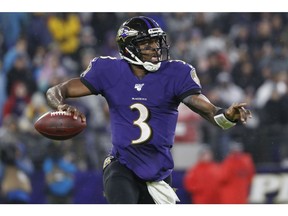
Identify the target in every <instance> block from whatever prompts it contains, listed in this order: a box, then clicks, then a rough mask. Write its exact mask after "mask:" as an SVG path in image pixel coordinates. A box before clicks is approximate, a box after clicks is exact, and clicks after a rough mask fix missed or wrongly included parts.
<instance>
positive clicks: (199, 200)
mask: <svg viewBox="0 0 288 216" xmlns="http://www.w3.org/2000/svg"><path fill="white" fill-rule="evenodd" d="M219 171H220V170H219V166H218V164H217V163H216V162H214V158H213V152H212V151H211V149H210V148H208V147H205V148H203V149H202V150H201V151H200V153H199V159H198V162H197V163H196V165H195V166H193V167H192V168H191V169H189V170H188V171H187V172H186V174H185V176H184V182H183V184H184V188H185V189H186V190H187V191H188V192H189V193H190V194H191V195H192V201H191V202H192V203H194V204H217V203H219V201H220V200H219V191H218V189H219V183H220V181H219V180H220V178H219V177H220V176H219Z"/></svg>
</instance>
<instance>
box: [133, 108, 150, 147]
mask: <svg viewBox="0 0 288 216" xmlns="http://www.w3.org/2000/svg"><path fill="white" fill-rule="evenodd" d="M130 109H131V110H134V109H137V110H138V111H139V118H138V119H137V120H136V121H134V122H133V124H134V125H136V126H138V127H139V128H140V134H141V135H140V137H139V138H138V139H136V140H132V144H141V143H144V142H146V141H147V140H148V139H149V138H150V137H151V135H152V130H151V128H150V126H149V125H148V124H147V122H146V121H147V120H148V118H149V110H148V109H147V107H145V106H144V105H143V104H140V103H135V104H132V105H131V106H130Z"/></svg>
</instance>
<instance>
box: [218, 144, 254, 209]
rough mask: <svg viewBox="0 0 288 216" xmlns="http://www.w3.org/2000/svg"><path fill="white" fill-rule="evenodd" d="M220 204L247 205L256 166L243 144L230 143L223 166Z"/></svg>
mask: <svg viewBox="0 0 288 216" xmlns="http://www.w3.org/2000/svg"><path fill="white" fill-rule="evenodd" d="M220 169H221V172H220V173H221V176H220V179H221V180H220V181H221V185H220V203H221V204H247V203H248V196H249V190H250V186H251V183H252V179H253V176H254V174H255V166H254V162H253V160H252V157H251V155H250V154H249V153H244V152H243V147H242V144H240V143H237V142H233V143H230V152H229V154H228V155H227V157H226V158H225V159H224V161H223V162H222V164H221V167H220Z"/></svg>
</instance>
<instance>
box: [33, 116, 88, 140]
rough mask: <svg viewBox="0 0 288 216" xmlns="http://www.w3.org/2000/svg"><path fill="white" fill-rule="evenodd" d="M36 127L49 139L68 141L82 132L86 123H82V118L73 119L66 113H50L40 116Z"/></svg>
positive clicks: (35, 124)
mask: <svg viewBox="0 0 288 216" xmlns="http://www.w3.org/2000/svg"><path fill="white" fill-rule="evenodd" d="M34 127H35V129H36V130H37V131H38V132H39V133H40V134H42V135H43V136H45V137H47V138H49V139H53V140H66V139H70V138H72V137H74V136H76V135H77V134H79V133H80V132H82V131H83V130H84V128H85V127H86V122H82V121H81V118H80V117H78V118H77V119H73V116H72V114H71V113H68V112H65V111H50V112H46V113H44V114H43V115H42V116H40V117H39V118H38V119H37V121H36V122H35V123H34Z"/></svg>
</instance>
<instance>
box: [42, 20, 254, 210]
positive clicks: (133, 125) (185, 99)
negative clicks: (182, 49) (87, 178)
mask: <svg viewBox="0 0 288 216" xmlns="http://www.w3.org/2000/svg"><path fill="white" fill-rule="evenodd" d="M116 41H117V44H118V47H119V51H120V54H121V57H122V58H121V59H116V58H113V57H109V56H102V57H101V56H100V57H96V58H94V59H93V60H92V61H91V62H90V65H89V66H88V68H87V69H86V71H84V72H83V73H82V74H81V76H80V77H78V78H73V79H70V80H68V81H66V82H64V83H61V84H58V85H56V86H54V87H52V88H50V89H48V91H47V99H48V103H49V105H50V106H51V107H52V108H54V109H57V110H61V111H68V112H71V113H73V116H74V117H75V118H78V117H79V118H81V119H82V121H86V119H85V116H84V115H83V114H82V113H81V112H80V111H79V110H78V109H77V107H73V106H70V105H68V104H65V99H66V98H72V97H73V98H75V97H81V96H86V95H91V94H94V95H102V96H103V97H105V98H106V100H107V102H108V105H109V112H110V118H111V129H112V144H113V148H112V150H111V153H110V155H109V157H107V159H106V160H105V161H104V165H103V168H104V170H103V184H104V193H105V196H106V198H107V201H108V203H111V204H116V203H118V204H124V203H127V204H128V203H129V204H136V203H147V204H148V203H176V201H179V199H178V197H177V195H176V194H175V192H174V190H173V189H172V188H171V187H170V186H171V173H172V170H173V166H174V164H173V158H172V155H171V152H170V150H171V148H172V146H173V140H174V135H175V127H176V122H177V117H178V111H177V107H178V105H179V103H181V102H182V103H184V104H185V105H187V106H188V107H189V108H190V109H191V110H192V111H194V112H196V113H198V114H199V115H201V116H202V117H203V118H205V119H207V120H208V121H209V122H211V123H212V124H214V125H216V126H219V127H221V128H223V129H229V128H231V127H233V126H234V125H236V124H237V123H245V122H246V121H247V119H248V118H249V117H251V112H250V111H249V110H248V109H246V108H245V106H246V104H245V103H235V104H232V105H231V106H230V107H229V108H227V109H225V108H220V107H217V106H215V105H213V104H212V103H211V102H210V101H209V100H208V99H207V98H206V97H205V96H204V95H203V94H201V84H200V81H199V79H198V77H197V74H196V70H195V68H194V67H193V66H192V65H189V64H187V63H186V62H183V61H180V60H170V59H169V45H168V43H167V39H166V33H165V32H164V31H163V30H162V28H161V27H160V26H159V25H158V23H156V22H155V21H154V20H153V19H151V18H149V17H145V16H139V17H133V18H131V19H129V20H127V21H126V22H124V23H123V24H122V25H121V26H120V28H119V30H118V33H117V37H116ZM95 112H97V110H95Z"/></svg>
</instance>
